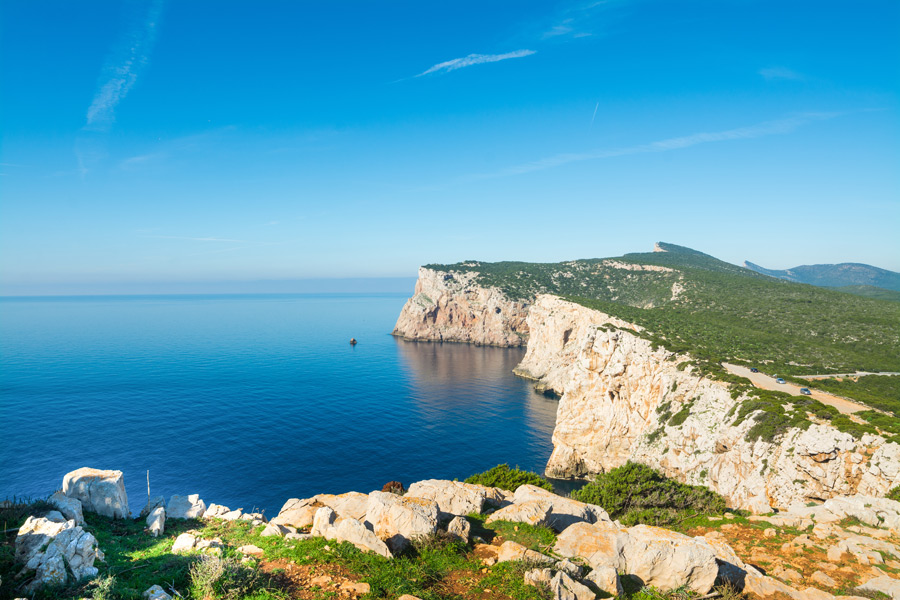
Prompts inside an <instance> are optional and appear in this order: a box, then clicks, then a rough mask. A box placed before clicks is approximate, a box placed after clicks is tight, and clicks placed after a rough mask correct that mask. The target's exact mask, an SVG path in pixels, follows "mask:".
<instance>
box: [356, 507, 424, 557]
mask: <svg viewBox="0 0 900 600" xmlns="http://www.w3.org/2000/svg"><path fill="white" fill-rule="evenodd" d="M438 514H439V511H438V505H437V502H435V501H434V500H427V499H424V498H413V497H410V496H397V495H396V494H391V493H388V492H372V493H371V494H369V500H368V504H367V505H366V519H365V520H366V523H368V524H370V525H371V527H372V531H374V532H375V535H376V536H378V537H379V538H380V539H382V540H384V541H385V543H386V544H387V545H388V548H390V549H391V551H392V552H397V551H399V550H402V549H403V548H405V547H406V545H407V544H408V543H409V541H410V540H411V539H413V538H416V537H421V536H426V535H429V534H432V533H434V532H436V531H437V526H438Z"/></svg>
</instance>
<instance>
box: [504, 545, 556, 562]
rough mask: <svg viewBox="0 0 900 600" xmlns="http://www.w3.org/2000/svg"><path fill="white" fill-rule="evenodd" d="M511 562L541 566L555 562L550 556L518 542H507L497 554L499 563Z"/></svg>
mask: <svg viewBox="0 0 900 600" xmlns="http://www.w3.org/2000/svg"><path fill="white" fill-rule="evenodd" d="M510 561H522V562H529V563H532V564H541V565H552V564H553V563H554V562H555V561H554V560H553V559H552V558H550V557H549V556H546V555H544V554H541V553H540V552H535V551H534V550H531V549H530V548H526V547H525V546H523V545H522V544H520V543H518V542H514V541H512V540H507V541H505V542H503V543H502V544H501V545H500V550H499V552H498V554H497V562H510Z"/></svg>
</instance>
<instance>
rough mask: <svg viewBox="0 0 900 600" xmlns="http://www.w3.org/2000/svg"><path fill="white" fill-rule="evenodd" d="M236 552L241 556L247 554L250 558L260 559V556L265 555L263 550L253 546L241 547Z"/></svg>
mask: <svg viewBox="0 0 900 600" xmlns="http://www.w3.org/2000/svg"><path fill="white" fill-rule="evenodd" d="M237 550H238V552H240V553H241V554H248V555H250V556H255V557H257V558H262V556H263V555H264V554H265V553H266V552H265V550H263V549H262V548H260V547H259V546H254V545H253V544H247V545H246V546H241V547H240V548H238V549H237Z"/></svg>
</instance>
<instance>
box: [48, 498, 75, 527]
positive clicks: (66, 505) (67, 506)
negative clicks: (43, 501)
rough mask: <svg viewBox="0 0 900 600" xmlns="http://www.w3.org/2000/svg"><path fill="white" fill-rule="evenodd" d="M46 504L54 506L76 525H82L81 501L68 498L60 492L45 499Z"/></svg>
mask: <svg viewBox="0 0 900 600" xmlns="http://www.w3.org/2000/svg"><path fill="white" fill-rule="evenodd" d="M47 502H49V503H50V504H52V505H53V506H55V507H56V508H57V509H58V510H59V512H61V513H62V514H63V516H65V517H66V519H71V520H73V521H75V524H76V525H84V514H83V513H82V510H81V501H80V500H78V499H77V498H70V497H68V496H66V495H65V494H63V493H62V492H56V493H55V494H53V495H52V496H50V497H49V498H48V499H47Z"/></svg>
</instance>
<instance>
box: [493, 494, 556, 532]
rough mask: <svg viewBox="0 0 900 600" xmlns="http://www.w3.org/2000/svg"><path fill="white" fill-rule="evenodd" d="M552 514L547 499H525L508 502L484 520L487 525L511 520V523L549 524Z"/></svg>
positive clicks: (550, 505)
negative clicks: (513, 502)
mask: <svg viewBox="0 0 900 600" xmlns="http://www.w3.org/2000/svg"><path fill="white" fill-rule="evenodd" d="M552 514H553V505H552V504H550V502H548V501H547V500H527V501H525V502H517V503H516V504H510V505H509V506H506V507H504V508H501V509H500V510H498V511H496V512H493V513H491V515H490V516H489V517H488V518H487V519H486V520H485V523H486V524H488V525H489V524H491V523H493V522H495V521H511V522H513V523H527V524H528V525H545V526H549V525H550V522H551V519H552Z"/></svg>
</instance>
